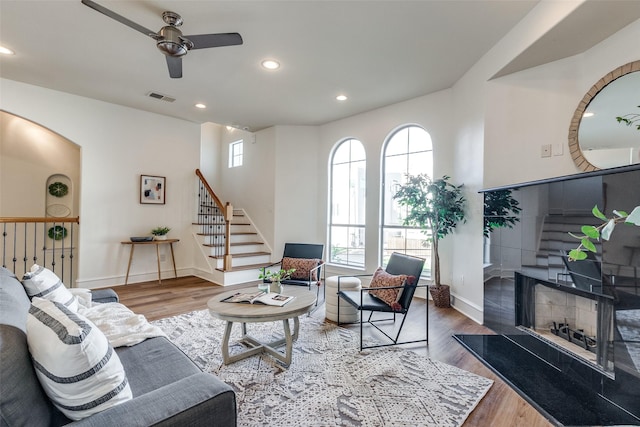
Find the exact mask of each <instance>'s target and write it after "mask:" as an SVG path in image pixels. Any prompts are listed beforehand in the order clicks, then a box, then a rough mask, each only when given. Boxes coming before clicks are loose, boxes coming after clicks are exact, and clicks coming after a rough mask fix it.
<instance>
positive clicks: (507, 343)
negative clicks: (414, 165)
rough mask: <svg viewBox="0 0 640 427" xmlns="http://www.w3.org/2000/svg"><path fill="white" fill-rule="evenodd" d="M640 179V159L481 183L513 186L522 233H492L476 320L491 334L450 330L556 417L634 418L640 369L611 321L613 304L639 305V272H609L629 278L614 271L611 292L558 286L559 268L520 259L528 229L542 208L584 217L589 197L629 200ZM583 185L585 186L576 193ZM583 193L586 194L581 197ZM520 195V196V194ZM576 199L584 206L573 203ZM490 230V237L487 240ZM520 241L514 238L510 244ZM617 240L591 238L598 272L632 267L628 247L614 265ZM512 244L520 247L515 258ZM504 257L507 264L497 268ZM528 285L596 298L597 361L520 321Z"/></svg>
mask: <svg viewBox="0 0 640 427" xmlns="http://www.w3.org/2000/svg"><path fill="white" fill-rule="evenodd" d="M638 182H640V166H639V165H633V166H626V167H621V168H613V169H609V170H600V171H596V172H590V173H583V174H577V175H571V176H567V177H560V178H554V179H548V180H541V181H536V182H530V183H523V184H516V185H512V186H506V187H500V188H494V189H487V190H483V191H482V192H489V191H497V190H505V189H509V190H513V193H512V195H513V196H514V197H515V198H516V199H518V200H520V201H521V207H523V212H522V213H521V218H520V219H521V221H520V222H519V223H518V224H517V225H516V227H514V228H516V229H518V230H517V231H513V232H518V233H520V234H518V235H517V236H516V238H514V235H511V236H508V235H507V234H501V235H500V239H502V242H504V243H501V242H498V243H497V247H496V248H493V250H492V253H493V255H494V256H496V258H497V265H498V268H497V269H495V271H493V272H492V274H488V275H487V276H486V278H485V297H484V324H485V326H488V327H489V328H491V329H492V330H493V331H495V332H496V334H495V335H458V336H456V339H457V340H458V341H459V342H460V343H461V344H462V345H463V346H464V347H466V348H467V349H468V350H469V351H470V352H472V353H473V354H474V355H475V356H476V357H478V358H479V359H480V360H481V361H482V362H483V363H485V364H486V365H487V366H488V367H489V368H491V369H492V370H493V371H494V372H496V374H497V375H499V376H501V377H502V378H503V379H504V380H505V381H506V382H507V383H508V384H510V385H511V386H512V387H513V388H514V389H515V390H516V391H517V392H518V393H520V394H521V395H522V396H523V397H524V398H525V399H526V400H528V401H529V402H530V403H531V404H532V405H533V406H534V407H536V408H537V409H538V410H539V411H540V412H541V413H542V414H543V415H544V416H546V417H547V418H548V419H549V420H550V421H551V422H552V423H553V424H555V425H559V426H561V425H570V426H587V425H590V426H591V425H606V426H612V425H640V372H639V370H638V369H637V368H634V365H633V363H629V360H628V354H626V347H625V345H626V344H628V341H627V342H625V340H624V339H623V338H622V337H621V336H620V333H619V331H618V330H617V328H616V315H617V313H620V312H621V311H624V310H630V309H631V310H640V285H639V284H640V276H638V275H637V274H635V278H634V277H630V276H629V274H626V277H625V275H622V276H621V275H619V274H618V275H617V276H616V277H613V275H611V277H609V278H608V279H611V278H615V279H616V280H618V279H620V278H622V279H623V280H625V279H626V280H627V283H626V284H625V283H623V282H622V280H620V281H619V282H618V283H617V284H616V289H614V290H613V291H612V292H609V291H607V290H606V289H604V290H603V291H602V292H598V293H591V292H589V291H584V290H581V289H577V288H575V287H570V286H571V284H570V283H569V286H566V287H565V289H563V288H562V285H563V284H562V283H560V282H558V280H553V278H557V276H556V272H555V271H554V272H552V271H551V270H552V267H551V266H550V267H549V268H548V270H549V271H547V272H545V271H544V267H543V269H542V270H543V271H542V273H543V274H539V273H540V267H539V266H536V268H534V270H535V271H533V273H532V274H529V272H530V271H529V270H530V269H529V268H528V267H529V265H525V264H526V263H527V262H528V261H527V260H530V259H532V258H534V257H532V256H531V255H532V250H531V243H532V236H537V235H539V227H540V224H541V223H542V221H543V220H542V218H548V217H549V216H553V215H560V216H562V215H568V216H575V214H576V212H579V215H583V218H587V217H589V216H591V215H590V209H591V207H593V205H594V202H593V200H596V202H597V203H598V204H599V205H600V206H602V205H603V204H608V206H606V208H607V209H624V210H627V209H629V210H630V209H632V208H633V207H634V206H637V205H640V186H638V185H637V183H638ZM630 183H633V185H629V184H630ZM581 192H583V193H582V194H586V193H588V194H589V196H588V197H580V194H581ZM558 194H560V197H558ZM583 198H586V199H589V200H588V201H587V202H583V201H582V200H581V199H583ZM523 200H526V201H528V203H522V201H523ZM532 200H534V201H535V202H534V203H532V202H531V201H532ZM581 203H582V204H583V205H584V204H590V206H588V208H587V206H577V205H580V204H581ZM576 204H577V205H576ZM629 205H631V206H629ZM587 209H588V210H587ZM527 210H529V211H530V212H527ZM531 211H533V212H531ZM584 211H586V212H587V213H583V212H584ZM536 227H538V228H536ZM633 228H634V230H633V231H632V233H636V234H635V235H633V236H631V237H632V238H633V239H640V230H637V229H636V227H633ZM638 229H640V227H638ZM503 230H506V233H509V232H512V231H511V230H507V229H503ZM616 231H617V230H616ZM577 232H579V229H578V230H577ZM499 233H505V231H500V232H499ZM625 233H628V231H626V232H625ZM493 234H495V233H493ZM493 234H492V245H494V243H495V242H494V241H493V240H494V239H493ZM505 236H506V237H505ZM631 237H629V236H624V238H625V239H627V240H626V242H625V243H624V245H625V246H624V248H628V247H629V246H628V245H629V243H628V242H629V240H628V239H629V238H631ZM622 240H624V239H622ZM518 241H519V242H521V244H522V246H521V247H518V246H517V245H514V242H518ZM500 244H503V247H500ZM622 245H623V244H622V243H620V244H619V246H618V247H616V245H615V243H614V244H608V245H604V244H603V246H602V247H601V248H599V255H600V254H601V259H600V262H601V267H602V271H603V277H604V274H606V273H605V272H606V271H607V270H608V269H611V268H617V269H618V270H617V271H635V272H640V261H638V260H635V259H634V258H633V256H634V255H632V256H631V258H630V259H631V261H629V262H627V265H622V266H620V264H621V263H620V262H619V259H620V254H621V251H622V250H626V249H624V248H623V246H622ZM525 246H527V247H525ZM634 250H635V249H634ZM494 252H499V254H495V253H494ZM638 252H640V251H638ZM514 253H516V254H520V255H516V256H515V258H514ZM632 254H633V252H632ZM513 259H516V260H519V262H520V263H521V265H519V266H518V265H516V266H513V265H512V264H509V262H512V261H513ZM625 259H626V258H625ZM503 263H504V264H505V265H506V264H509V265H506V268H505V266H504V265H503ZM608 281H609V280H607V282H608ZM565 284H566V283H565ZM536 286H546V287H553V288H556V289H562V290H565V291H568V292H570V293H572V294H578V295H580V296H582V297H585V298H589V299H591V300H594V301H595V302H596V303H597V306H598V315H597V318H598V327H597V329H598V333H597V334H596V337H597V339H598V341H599V349H598V350H597V360H598V364H599V365H600V366H594V365H593V364H589V363H585V362H584V360H581V359H579V358H577V357H575V356H572V354H571V351H567V350H566V349H558V348H557V346H554V345H550V344H549V342H546V341H545V340H543V339H540V338H538V337H536V336H535V334H531V333H527V332H525V331H523V326H524V327H527V328H528V327H530V326H532V325H534V322H533V320H534V319H532V317H535V315H534V314H533V313H534V312H533V311H532V304H531V303H530V302H531V298H532V294H533V293H534V289H535V287H536ZM566 288H568V289H566ZM639 345H640V344H639ZM636 365H637V363H636Z"/></svg>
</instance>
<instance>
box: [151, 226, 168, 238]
mask: <svg viewBox="0 0 640 427" xmlns="http://www.w3.org/2000/svg"><path fill="white" fill-rule="evenodd" d="M169 231H171V229H170V228H169V227H164V226H163V227H156V228H154V229H153V230H151V234H153V236H154V239H155V240H167V233H168V232H169Z"/></svg>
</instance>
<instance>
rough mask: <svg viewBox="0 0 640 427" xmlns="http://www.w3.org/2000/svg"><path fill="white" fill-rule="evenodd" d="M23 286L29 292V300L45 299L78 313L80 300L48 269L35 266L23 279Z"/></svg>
mask: <svg viewBox="0 0 640 427" xmlns="http://www.w3.org/2000/svg"><path fill="white" fill-rule="evenodd" d="M22 285H23V286H24V288H25V289H26V290H27V295H29V298H35V297H38V298H45V299H48V300H51V301H56V302H59V303H62V304H64V305H66V306H67V307H68V308H69V309H70V310H71V311H74V312H76V311H78V299H77V298H76V297H75V296H73V295H72V294H71V292H69V290H68V289H67V288H66V287H65V286H64V283H62V280H60V278H59V277H58V276H56V274H55V273H54V272H53V271H51V270H49V269H48V268H44V267H41V266H39V265H38V264H33V266H32V267H31V270H29V272H28V273H26V274H25V275H24V276H23V277H22Z"/></svg>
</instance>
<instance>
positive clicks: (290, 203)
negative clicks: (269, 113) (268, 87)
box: [272, 126, 326, 260]
mask: <svg viewBox="0 0 640 427" xmlns="http://www.w3.org/2000/svg"><path fill="white" fill-rule="evenodd" d="M276 140H277V145H276V150H275V154H276V158H275V198H274V201H275V203H274V212H275V215H274V236H275V239H274V241H273V247H272V249H273V254H272V255H273V258H274V260H279V259H281V258H282V253H283V250H284V244H285V243H287V242H290V243H324V241H325V238H324V233H323V232H322V231H323V230H319V229H318V225H319V224H320V221H319V220H318V218H319V217H320V215H319V213H320V212H322V211H323V210H324V209H325V208H324V206H325V205H326V204H318V191H319V190H318V187H319V182H318V176H319V174H318V169H319V168H321V163H322V161H321V157H320V156H319V155H318V152H319V129H318V127H317V126H277V127H276ZM325 253H326V250H325Z"/></svg>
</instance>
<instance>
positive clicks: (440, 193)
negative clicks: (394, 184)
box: [393, 174, 465, 306]
mask: <svg viewBox="0 0 640 427" xmlns="http://www.w3.org/2000/svg"><path fill="white" fill-rule="evenodd" d="M448 180H449V176H447V175H445V176H443V177H442V178H440V179H437V180H435V181H434V180H432V179H431V178H430V177H429V176H428V175H426V174H420V175H408V176H407V182H406V183H405V184H403V185H401V186H400V188H399V190H398V191H397V192H396V194H395V195H394V196H393V198H394V199H395V200H397V201H398V203H399V204H400V205H401V206H406V207H407V208H408V209H407V215H406V217H405V218H404V219H403V221H404V225H409V226H414V227H419V228H420V229H421V231H422V233H424V234H425V235H427V236H428V235H429V234H428V233H429V232H431V237H429V241H431V243H432V248H433V271H434V275H433V287H435V288H440V287H441V286H443V285H442V283H441V281H440V254H439V252H438V243H439V241H440V240H441V239H442V238H444V237H445V236H447V235H448V234H450V233H452V232H453V230H454V229H455V228H456V225H458V223H459V222H461V221H463V222H464V221H465V214H464V204H465V199H464V197H463V195H462V185H459V186H456V185H453V184H451V183H450V182H449V181H448ZM432 295H433V292H432ZM434 300H435V298H434ZM447 306H448V304H447Z"/></svg>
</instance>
